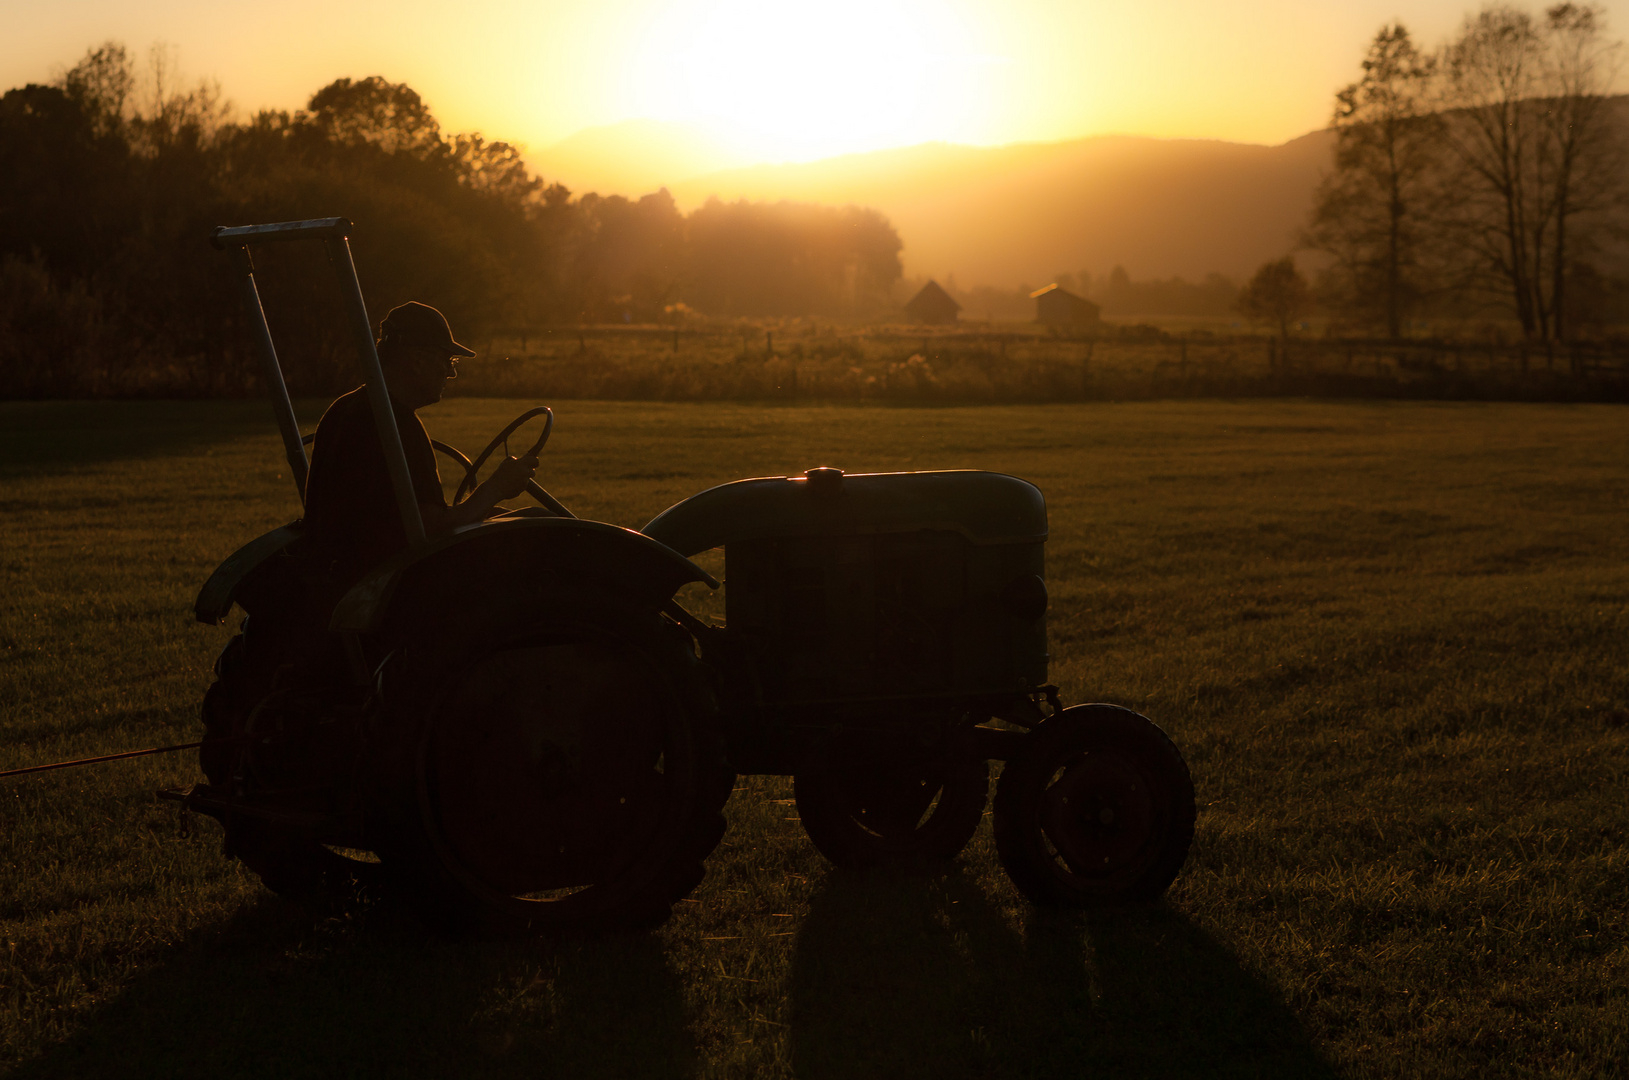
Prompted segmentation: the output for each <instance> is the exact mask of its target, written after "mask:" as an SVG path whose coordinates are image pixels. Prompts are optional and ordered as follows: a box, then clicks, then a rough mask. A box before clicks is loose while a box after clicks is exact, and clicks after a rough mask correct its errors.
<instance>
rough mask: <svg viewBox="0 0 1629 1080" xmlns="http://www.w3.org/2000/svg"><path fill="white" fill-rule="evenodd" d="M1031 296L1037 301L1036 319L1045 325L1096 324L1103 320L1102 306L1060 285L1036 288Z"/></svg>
mask: <svg viewBox="0 0 1629 1080" xmlns="http://www.w3.org/2000/svg"><path fill="white" fill-rule="evenodd" d="M1029 297H1030V299H1031V300H1034V301H1035V321H1036V322H1038V323H1040V324H1042V325H1043V326H1095V325H1097V324H1098V323H1099V322H1102V309H1101V308H1099V307H1098V306H1097V305H1096V304H1094V303H1092V302H1091V301H1090V300H1088V299H1086V298H1085V297H1084V296H1076V295H1075V294H1074V293H1072V292H1070V291H1069V290H1068V289H1065V288H1063V287H1062V286H1060V285H1057V284H1053V285H1048V286H1047V287H1046V288H1044V289H1036V290H1035V291H1034V292H1032V293H1030V294H1029Z"/></svg>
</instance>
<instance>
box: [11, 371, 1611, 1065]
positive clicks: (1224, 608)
mask: <svg viewBox="0 0 1629 1080" xmlns="http://www.w3.org/2000/svg"><path fill="white" fill-rule="evenodd" d="M525 404H526V403H524V402H514V401H490V400H455V401H450V402H447V403H445V404H443V405H440V406H437V407H436V408H433V409H430V410H426V412H425V414H424V415H425V418H426V421H427V423H428V426H429V427H430V430H431V433H432V434H433V435H435V436H438V437H440V438H443V439H445V440H447V441H450V442H453V443H455V444H456V445H459V446H461V447H463V448H464V449H465V450H466V451H474V450H475V449H478V448H479V446H480V445H481V444H482V443H484V441H485V439H486V437H487V436H488V434H489V433H490V432H492V431H494V430H496V429H497V428H498V427H499V426H500V425H501V423H502V422H503V421H505V420H506V419H508V418H509V417H510V416H511V415H513V414H514V413H517V412H518V411H519V410H520V409H521V408H522V407H523V406H524V405H525ZM319 408H320V404H318V403H309V405H308V407H306V408H303V409H302V412H303V414H307V415H308V416H309V419H311V420H314V419H315V414H316V411H317V410H318V409H319ZM557 412H558V422H557V423H556V426H555V431H554V437H553V440H552V441H551V443H550V445H549V448H548V450H547V452H546V455H545V458H544V464H543V469H542V479H543V481H544V483H545V485H546V486H547V487H549V488H550V489H551V490H552V491H553V492H554V493H555V494H556V495H558V496H559V497H560V498H561V499H562V500H563V501H564V502H565V503H566V504H567V505H569V506H571V507H573V508H574V509H576V510H577V511H578V512H579V513H580V514H582V515H584V516H593V517H598V518H602V519H604V520H607V521H612V522H616V523H618V524H624V525H629V526H633V527H638V526H639V525H640V524H642V523H643V522H644V521H645V520H647V519H648V518H649V517H650V516H652V515H653V514H655V513H656V512H657V511H659V510H661V509H662V508H663V507H665V506H667V505H669V504H670V503H672V502H674V501H676V500H678V499H679V498H681V497H683V496H684V495H686V494H688V493H691V492H694V491H697V490H700V489H702V488H704V487H707V486H709V485H712V484H716V483H721V482H724V481H727V480H731V479H735V478H739V477H742V476H762V475H780V474H785V473H797V472H801V471H803V470H804V469H806V468H809V467H811V466H815V465H835V466H839V467H842V468H844V469H847V470H850V471H875V470H890V469H930V468H981V469H993V470H1000V471H1004V472H1010V473H1014V474H1016V475H1019V476H1023V477H1025V478H1027V479H1030V480H1032V481H1034V482H1035V483H1036V484H1038V485H1039V486H1040V487H1041V488H1042V490H1043V491H1045V492H1046V495H1047V498H1048V504H1049V509H1050V513H1051V527H1052V535H1051V539H1050V541H1049V542H1048V544H1047V563H1048V573H1049V585H1050V589H1051V594H1052V607H1051V613H1050V616H1049V620H1050V633H1051V641H1052V653H1053V657H1054V667H1053V678H1054V679H1055V681H1056V682H1058V683H1059V684H1060V685H1061V687H1062V690H1063V696H1064V699H1065V700H1066V701H1071V702H1074V701H1086V700H1101V701H1111V702H1118V703H1121V704H1124V705H1128V706H1131V707H1133V708H1136V709H1138V710H1140V711H1143V712H1145V713H1147V714H1148V715H1149V716H1151V717H1152V718H1154V720H1155V721H1156V722H1158V723H1159V724H1161V725H1162V726H1164V727H1165V729H1166V730H1167V731H1168V732H1170V734H1171V735H1172V736H1173V737H1174V738H1175V739H1176V741H1177V743H1178V744H1179V745H1180V746H1181V747H1182V749H1183V752H1184V753H1185V754H1186V756H1187V759H1188V762H1189V764H1190V766H1191V768H1192V771H1193V775H1194V780H1195V785H1196V788H1197V792H1198V800H1199V820H1198V828H1197V832H1196V835H1195V839H1194V846H1193V852H1192V855H1191V857H1190V858H1189V861H1188V864H1187V867H1186V868H1185V869H1184V871H1183V872H1182V874H1181V876H1180V877H1179V878H1178V879H1177V881H1176V884H1175V885H1174V886H1173V888H1172V889H1171V891H1170V893H1169V894H1168V896H1167V897H1166V900H1165V902H1164V903H1163V904H1161V905H1159V906H1157V907H1155V908H1153V909H1151V910H1146V911H1135V912H1121V913H1104V914H1084V915H1082V914H1059V913H1053V912H1042V911H1037V910H1035V909H1033V908H1031V907H1030V906H1029V905H1028V904H1026V903H1025V902H1024V901H1023V900H1022V899H1021V898H1020V897H1019V896H1018V895H1017V894H1016V892H1015V891H1014V890H1013V888H1012V886H1011V885H1010V884H1009V883H1008V881H1007V879H1006V877H1005V875H1004V874H1003V872H1002V870H1001V868H1000V865H999V864H998V862H997V860H996V857H995V852H994V847H993V844H992V842H991V840H990V836H989V828H988V821H986V825H985V827H984V829H982V830H981V832H980V835H979V836H978V837H976V838H975V840H974V842H973V844H972V845H971V846H970V847H969V849H968V850H967V851H966V852H965V853H964V855H963V856H962V858H961V859H960V860H959V861H958V862H957V864H956V865H955V866H954V868H953V869H951V870H950V872H949V873H947V874H945V875H943V876H939V877H891V876H888V875H873V876H851V875H845V874H839V873H836V872H834V871H833V870H832V869H831V868H830V867H829V866H828V864H826V863H825V861H824V860H823V859H822V858H821V857H820V856H819V855H818V854H816V852H815V851H814V849H813V848H812V847H811V846H810V844H809V843H808V841H807V840H806V839H805V838H804V836H803V833H802V830H801V828H800V826H799V824H798V822H797V820H796V811H795V809H794V808H793V807H792V806H791V805H790V803H789V798H790V795H791V791H790V784H789V783H788V782H786V781H784V780H780V779H777V778H769V777H743V778H742V779H741V780H740V782H739V784H738V787H737V790H736V792H735V795H734V796H733V798H732V800H731V803H730V807H729V814H730V818H731V827H730V832H729V834H728V836H727V837H726V838H725V840H724V843H723V845H722V846H721V847H720V848H719V850H718V851H717V852H716V854H715V855H714V856H713V858H712V860H711V862H710V864H709V876H708V878H707V880H706V882H705V883H704V884H703V885H702V886H701V888H700V889H699V890H698V891H697V892H696V893H695V895H694V896H693V898H692V901H691V902H689V903H685V904H682V905H680V911H679V913H678V914H677V916H676V917H675V918H674V919H673V921H672V922H671V923H670V924H669V925H668V926H666V927H665V928H663V929H662V930H661V931H659V932H657V933H654V934H649V935H640V936H633V937H613V938H606V939H600V940H591V941H564V942H552V941H536V942H521V943H514V942H509V943H477V944H469V943H449V942H444V941H439V940H436V939H433V938H429V937H427V936H426V935H425V934H424V933H423V932H422V931H421V930H420V929H419V928H418V926H417V924H415V923H414V922H412V921H411V920H410V919H408V918H406V917H405V916H403V915H401V914H400V913H399V912H397V911H395V910H393V909H390V908H388V907H384V906H374V907H371V908H365V909H361V910H357V911H354V912H350V913H347V914H345V915H343V916H339V917H332V918H326V919H321V920H315V921H314V920H313V919H312V918H311V917H309V916H305V915H302V914H301V913H300V912H298V911H296V910H294V909H292V908H290V907H289V906H287V905H286V904H284V903H283V902H281V901H280V900H278V899H277V898H275V897H273V896H272V895H270V894H269V893H267V892H265V891H264V890H263V889H262V888H261V887H260V886H259V884H258V883H257V882H256V881H255V880H254V879H253V878H252V877H251V876H249V875H248V874H247V873H245V872H244V871H243V870H242V869H240V868H239V867H238V866H237V865H235V864H233V863H230V862H228V861H226V860H225V859H223V858H222V856H221V854H220V847H219V830H218V829H217V828H216V826H215V825H214V823H212V822H209V821H207V820H204V821H201V822H199V823H198V825H197V826H196V828H195V830H194V832H193V834H192V835H190V836H186V837H182V836H180V835H178V830H177V820H176V816H175V813H174V809H173V805H171V804H162V805H161V804H158V803H156V802H155V800H154V799H153V795H152V792H153V790H154V789H155V788H158V787H162V786H168V785H175V784H182V783H186V782H190V781H191V780H193V779H195V778H196V777H195V772H194V766H193V763H192V760H191V758H190V756H189V755H174V756H170V757H159V758H145V759H140V760H137V761H130V762H122V763H115V764H109V765H101V766H96V767H93V768H88V769H80V770H71V771H63V772H58V773H53V774H48V775H45V776H30V777H19V778H14V779H10V780H4V781H0V1070H4V1069H11V1070H13V1071H14V1073H15V1075H17V1076H21V1077H42V1076H98V1077H101V1076H199V1077H202V1076H210V1077H220V1076H267V1077H284V1076H325V1075H336V1076H403V1075H416V1076H440V1075H471V1076H511V1075H513V1076H526V1077H597V1076H606V1077H647V1076H648V1077H679V1076H699V1077H711V1076H742V1077H748V1076H751V1077H777V1076H798V1077H869V1076H876V1077H911V1076H920V1077H932V1078H935V1080H941V1078H944V1080H948V1078H953V1077H963V1076H979V1077H984V1076H989V1077H1008V1076H1010V1077H1031V1076H1034V1077H1070V1078H1077V1077H1078V1078H1088V1077H1116V1076H1151V1077H1167V1076H1207V1077H1208V1076H1230V1075H1237V1076H1297V1077H1300V1076H1334V1075H1343V1076H1344V1075H1350V1076H1410V1077H1412V1076H1478V1077H1484V1076H1530V1075H1545V1076H1549V1075H1554V1076H1580V1077H1583V1076H1610V1075H1621V1074H1623V1073H1624V1072H1625V1071H1626V1068H1629V1066H1626V1065H1625V1063H1626V1062H1629V939H1626V935H1629V916H1626V914H1625V906H1626V904H1629V806H1626V803H1629V799H1626V795H1629V615H1626V607H1625V605H1626V602H1629V411H1626V410H1625V409H1624V408H1622V407H1607V406H1602V407H1595V406H1582V407H1569V406H1534V405H1474V404H1473V405H1444V404H1381V403H1360V404H1347V403H1336V404H1328V403H1296V402H1273V403H1255V402H1252V403H1153V404H1119V405H1115V404H1102V405H1078V406H1077V405H1070V406H1035V407H1011V408H1008V407H1001V408H993V407H992V408H959V409H927V408H922V409H906V408H899V409H892V408H880V407H878V408H861V407H850V408H837V407H831V408H825V407H755V406H747V405H737V404H730V405H650V404H606V403H588V402H564V403H562V404H561V405H560V407H559V408H558V410H557ZM280 474H282V475H280ZM286 474H287V470H286V467H285V466H283V464H282V461H281V452H280V449H279V446H278V444H277V441H276V438H275V435H274V434H273V430H272V427H271V423H270V418H269V410H267V408H266V407H265V406H264V404H262V403H258V402H242V403H185V404H177V403H136V404H121V403H85V404H5V405H0V507H3V513H0V768H9V767H14V766H19V765H23V764H31V763H36V762H44V761H52V760H59V759H63V758H70V757H77V756H84V755H90V754H96V753H106V752H111V751H115V750H121V749H127V748H133V747H141V746H151V745H156V744H163V743H166V742H180V741H184V740H188V739H191V738H195V737H197V731H198V728H197V723H196V710H197V704H198V701H199V699H200V697H201V695H202V693H203V691H204V688H205V687H206V686H207V684H208V681H209V678H210V675H209V667H210V663H211V660H212V658H213V656H214V653H215V652H216V651H217V650H218V649H219V648H220V647H221V645H222V644H223V642H224V641H225V639H226V636H227V635H228V634H229V633H230V628H229V627H228V628H219V629H213V628H209V627H204V626H200V625H197V624H195V623H193V622H192V621H191V614H190V605H191V601H192V597H193V594H194V592H195V591H196V589H197V587H198V586H199V585H200V584H201V583H202V582H203V580H204V578H205V577H206V576H207V574H208V573H209V571H210V570H211V569H212V568H213V566H214V565H215V564H216V563H217V562H218V561H219V560H221V559H222V558H223V557H224V556H226V555H227V554H228V553H229V552H230V551H231V550H232V549H233V548H235V547H236V546H237V545H239V544H241V543H243V542H244V541H246V540H248V539H250V538H251V537H253V536H255V535H257V534H259V533H261V532H263V531H266V530H267V529H270V528H272V527H274V526H276V525H279V524H282V523H283V522H285V521H287V520H288V519H290V518H292V517H294V516H296V514H297V513H298V504H297V502H296V500H295V498H294V492H293V489H292V486H291V485H290V483H289V481H288V479H287V475H286ZM714 565H716V562H715V564H714ZM709 610H712V611H713V612H715V613H716V612H718V611H721V610H722V609H721V608H719V607H717V606H713V607H711V608H710V609H709Z"/></svg>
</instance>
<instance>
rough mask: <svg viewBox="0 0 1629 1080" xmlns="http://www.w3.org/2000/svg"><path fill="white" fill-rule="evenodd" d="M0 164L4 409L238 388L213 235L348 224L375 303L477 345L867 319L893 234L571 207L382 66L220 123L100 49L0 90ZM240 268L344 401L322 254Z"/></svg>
mask: <svg viewBox="0 0 1629 1080" xmlns="http://www.w3.org/2000/svg"><path fill="white" fill-rule="evenodd" d="M0 154H3V155H4V159H5V160H6V162H7V163H8V165H7V167H6V168H5V169H3V170H0V379H3V380H4V385H5V394H6V395H7V396H13V397H16V396H22V397H27V396H53V395H78V394H93V395H94V394H131V393H167V394H174V393H238V392H244V391H246V390H249V389H252V388H253V385H254V382H255V375H254V370H255V364H254V361H253V359H252V358H251V357H250V356H249V355H248V354H247V350H246V348H245V345H244V341H245V336H244V333H243V328H242V326H241V318H242V316H241V313H240V311H239V304H238V299H237V294H236V290H235V284H234V281H233V279H232V277H231V274H230V273H229V270H228V264H227V261H226V260H225V259H224V258H222V257H221V256H218V255H215V254H213V253H211V252H210V250H209V249H208V247H207V245H206V239H207V236H208V234H209V231H210V230H211V229H212V228H213V227H214V226H215V225H219V224H245V223H250V222H261V221H279V220H295V219H302V218H311V217H323V216H330V215H334V214H339V215H343V216H345V217H349V218H350V219H352V221H353V222H355V223H356V233H355V235H354V237H353V245H354V250H355V257H356V261H357V264H358V269H359V272H360V275H361V278H362V284H363V288H364V290H365V293H366V299H367V302H368V306H369V310H370V311H373V312H375V313H378V312H382V311H384V310H386V309H388V308H389V307H390V306H392V305H394V304H396V303H400V302H401V301H403V300H407V299H420V300H424V301H427V302H430V303H434V304H436V305H437V306H438V307H440V308H442V309H443V310H444V311H445V312H446V313H447V315H448V317H449V318H450V319H451V321H452V324H453V326H454V328H455V331H456V332H457V333H458V334H460V335H461V336H463V335H467V336H469V337H472V338H474V339H476V340H479V339H480V338H481V337H482V336H483V335H490V334H494V333H502V332H505V331H506V330H510V329H513V328H520V327H533V326H541V325H549V324H565V323H583V322H588V323H597V322H653V321H666V320H682V319H684V318H687V317H690V316H692V315H694V314H698V313H699V314H701V315H706V316H715V317H735V316H804V315H812V316H854V315H859V316H864V315H868V314H872V313H875V312H878V311H881V310H885V309H886V308H887V306H888V305H889V304H890V303H891V299H892V298H891V292H892V289H893V287H894V285H895V283H896V282H897V281H898V279H899V277H900V274H901V264H900V257H899V255H900V249H901V242H900V239H899V236H898V234H897V233H896V232H895V231H894V229H893V227H892V225H890V224H889V222H888V221H887V219H886V218H884V217H883V216H882V215H881V214H879V213H877V212H876V211H874V210H869V209H864V208H859V207H826V206H813V205H803V204H793V203H785V202H782V203H774V204H764V203H750V202H746V201H740V202H734V203H725V202H721V201H718V200H716V199H715V200H712V201H709V202H708V203H707V204H705V205H703V206H701V207H699V208H697V209H695V210H693V211H691V212H690V213H683V212H681V211H680V209H679V208H678V206H677V205H676V204H675V203H674V201H673V199H672V197H671V196H670V195H669V194H668V193H667V192H666V190H662V191H658V192H656V193H654V194H650V195H646V196H644V197H642V198H634V199H630V198H625V197H623V196H618V195H612V196H601V195H597V194H584V195H573V193H572V192H570V191H568V190H567V189H566V188H564V187H563V186H561V185H559V184H555V183H549V182H547V181H546V180H544V179H543V178H541V177H538V176H536V175H534V174H533V173H531V172H530V171H529V169H528V168H527V166H526V164H525V162H524V160H523V159H522V157H521V154H520V152H519V150H518V149H517V148H516V147H514V146H512V145H510V144H508V143H505V142H501V141H495V140H488V139H487V138H485V137H484V136H482V135H481V134H479V133H458V134H449V133H447V132H444V131H443V130H442V128H441V125H440V124H439V122H438V121H437V120H436V118H435V116H434V115H433V114H432V112H431V110H430V109H429V107H428V106H427V105H426V104H425V103H424V101H423V100H422V99H421V98H420V97H419V95H418V94H417V93H415V92H414V91H413V90H412V89H411V88H410V87H408V86H406V85H403V84H400V83H391V82H389V81H387V80H385V79H383V78H380V77H377V76H375V77H370V78H365V79H348V78H346V79H338V80H336V81H334V82H332V83H330V84H329V85H327V86H325V87H323V88H322V89H320V90H318V91H317V92H316V93H315V94H313V95H312V96H311V98H310V100H309V101H308V102H307V105H306V107H305V108H304V109H301V110H298V111H295V112H292V113H290V112H286V111H278V110H268V111H262V112H259V113H256V114H255V115H253V116H252V117H250V118H248V119H247V120H234V119H233V118H232V113H231V109H230V107H229V106H228V105H227V104H226V103H225V102H224V100H223V99H222V97H221V94H220V91H219V88H218V87H217V86H215V85H213V84H212V83H209V82H201V83H198V84H196V85H190V86H188V85H182V84H181V83H180V82H179V80H178V79H177V78H176V77H175V65H174V62H173V60H172V59H171V58H170V57H169V56H168V55H167V54H166V53H164V52H162V51H155V53H154V55H153V56H152V58H151V60H150V62H149V63H147V64H146V65H140V66H138V65H137V64H136V63H135V62H134V61H133V60H132V58H131V57H130V55H129V53H128V52H127V50H126V49H125V48H124V47H122V46H120V45H118V44H114V43H109V44H106V45H103V46H100V47H98V48H94V49H91V50H89V51H88V52H87V53H86V55H85V56H84V58H83V59H81V60H80V61H79V62H78V63H77V64H75V65H74V66H73V67H72V68H70V69H68V70H67V71H65V72H64V73H63V74H62V75H61V77H60V78H58V79H57V80H55V81H54V82H52V83H51V84H49V85H38V84H30V85H28V86H24V87H19V88H16V89H12V90H10V91H8V92H6V93H5V95H4V96H3V97H0ZM255 259H256V265H257V269H258V270H259V271H260V272H259V274H258V275H257V276H258V277H259V279H260V283H261V287H262V294H263V298H264V302H265V306H266V308H267V313H268V317H269V318H270V320H271V321H272V324H273V332H274V335H275V336H276V338H277V340H278V342H279V345H280V349H281V352H282V355H283V358H284V360H285V366H286V368H287V369H288V377H289V380H290V383H291V385H292V386H293V388H294V389H295V391H296V392H306V393H318V392H330V391H334V390H336V389H340V388H342V387H343V386H344V385H345V384H346V383H347V382H348V381H349V379H350V376H351V373H352V371H353V370H354V362H353V360H352V358H351V355H350V352H349V348H348V345H347V339H346V337H345V332H344V326H343V322H342V319H341V317H340V312H339V311H338V309H337V302H336V295H335V290H334V289H333V286H332V278H331V277H330V276H328V275H329V273H330V271H329V270H328V268H327V267H326V266H325V265H324V258H323V255H322V253H321V252H320V250H317V249H316V248H315V247H314V246H313V247H312V248H311V249H306V248H305V247H304V246H287V247H281V246H275V247H266V248H257V249H256V250H255Z"/></svg>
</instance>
